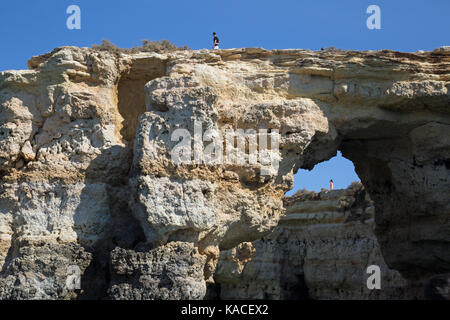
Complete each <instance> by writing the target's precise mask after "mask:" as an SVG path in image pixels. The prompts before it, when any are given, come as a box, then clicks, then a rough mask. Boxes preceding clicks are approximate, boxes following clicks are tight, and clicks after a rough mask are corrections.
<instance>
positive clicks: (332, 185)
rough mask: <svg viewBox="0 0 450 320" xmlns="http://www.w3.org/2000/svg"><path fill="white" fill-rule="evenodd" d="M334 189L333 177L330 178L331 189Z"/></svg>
mask: <svg viewBox="0 0 450 320" xmlns="http://www.w3.org/2000/svg"><path fill="white" fill-rule="evenodd" d="M333 189H334V182H333V179H331V180H330V190H333Z"/></svg>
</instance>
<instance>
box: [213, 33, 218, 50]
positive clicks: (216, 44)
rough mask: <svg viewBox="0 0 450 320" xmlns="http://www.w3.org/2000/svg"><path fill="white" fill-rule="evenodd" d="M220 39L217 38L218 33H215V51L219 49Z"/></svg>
mask: <svg viewBox="0 0 450 320" xmlns="http://www.w3.org/2000/svg"><path fill="white" fill-rule="evenodd" d="M219 43H220V42H219V38H218V37H217V35H216V33H215V32H213V49H219Z"/></svg>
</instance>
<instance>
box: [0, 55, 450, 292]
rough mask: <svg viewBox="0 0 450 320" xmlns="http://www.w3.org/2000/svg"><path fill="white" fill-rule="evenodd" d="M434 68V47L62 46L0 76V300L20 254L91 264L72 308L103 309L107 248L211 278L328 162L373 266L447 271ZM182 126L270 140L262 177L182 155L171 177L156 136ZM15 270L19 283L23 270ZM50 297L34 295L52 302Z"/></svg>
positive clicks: (448, 187) (166, 151) (444, 88)
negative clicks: (367, 230) (175, 245)
mask: <svg viewBox="0 0 450 320" xmlns="http://www.w3.org/2000/svg"><path fill="white" fill-rule="evenodd" d="M449 65H450V52H448V51H447V50H436V51H435V52H421V53H400V52H393V51H376V52H355V51H343V52H337V51H325V52H311V51H307V50H264V49H261V48H247V49H230V50H218V51H209V50H200V51H179V52H173V53H167V54H156V53H136V54H117V55H116V54H112V53H108V52H103V51H96V50H93V49H89V48H76V47H64V48H57V49H55V50H54V51H53V52H51V53H48V54H45V55H43V56H39V57H33V58H32V59H31V60H30V61H29V67H30V70H27V71H4V72H1V73H0V176H1V184H0V268H1V270H2V272H1V275H0V277H1V278H2V279H7V278H8V277H9V280H8V281H6V282H4V281H3V280H2V289H1V292H6V293H5V294H6V295H5V297H15V295H14V294H13V295H12V296H11V294H10V293H8V292H11V291H12V290H13V284H12V283H14V282H15V281H13V279H14V277H15V278H17V279H19V278H20V277H21V276H20V274H21V273H20V271H17V272H16V271H11V272H9V271H8V270H16V269H14V268H13V266H14V265H15V264H16V263H19V261H21V259H25V260H26V259H27V256H26V255H25V256H24V255H21V254H20V252H21V250H22V249H23V248H27V250H31V249H30V248H33V247H37V246H40V245H41V244H43V243H45V244H48V245H50V246H52V245H63V246H66V245H75V246H76V247H77V248H78V249H77V250H84V251H86V252H88V253H89V254H91V255H92V257H91V258H90V259H92V261H93V262H91V264H92V265H93V266H95V268H94V267H93V268H91V269H89V268H88V269H86V270H91V271H90V272H91V273H89V272H87V271H86V272H85V273H83V275H82V277H84V279H85V282H86V281H88V282H91V283H94V284H95V285H93V286H92V287H90V288H84V289H83V290H82V292H74V293H73V295H74V296H77V297H78V298H82V297H89V298H104V297H108V288H109V283H108V281H109V280H108V269H109V267H110V266H111V258H110V255H111V251H112V250H113V249H114V248H116V247H119V248H121V249H123V250H131V251H127V252H132V251H133V250H135V247H136V246H137V245H138V244H139V243H143V242H146V243H147V244H148V245H149V248H151V250H154V249H157V248H158V247H164V246H165V245H166V244H167V243H171V242H173V241H178V242H185V243H188V244H193V245H194V246H195V247H197V248H198V250H199V253H200V254H201V255H203V256H205V257H206V261H205V268H204V270H205V274H204V278H205V279H207V280H208V281H211V279H212V274H213V273H214V268H215V265H216V263H217V258H218V252H219V249H220V250H227V249H231V248H234V247H235V246H237V245H239V244H240V243H242V242H251V241H254V240H257V239H259V238H261V237H263V236H264V235H266V234H268V233H269V232H270V231H271V230H272V229H273V228H274V227H275V226H276V225H277V223H278V220H279V219H280V217H281V216H282V215H283V214H284V208H283V203H282V199H283V196H284V193H285V192H286V191H287V190H289V189H290V188H291V187H292V180H293V173H294V172H295V171H296V170H297V169H298V168H307V169H311V168H312V167H313V166H314V165H315V164H317V163H319V162H321V161H324V160H327V159H329V158H330V157H332V156H333V155H334V154H335V153H336V151H337V150H338V149H341V150H342V152H343V154H344V155H345V156H346V157H348V158H349V159H351V160H352V161H353V162H354V163H355V166H356V170H357V172H358V174H359V176H360V177H361V179H362V182H363V184H364V185H365V186H366V188H367V190H368V192H369V194H370V195H371V198H372V199H373V201H374V206H375V222H376V235H377V237H378V239H379V243H380V247H381V252H382V254H383V256H384V258H385V261H386V263H387V265H388V266H389V267H390V268H393V269H396V270H398V271H399V272H400V273H401V274H402V275H403V276H405V277H408V278H422V277H430V276H432V275H435V274H442V273H448V272H449V270H450V256H449V254H450V250H449V248H450V238H449V234H450V232H449V231H450V229H449V228H450V219H449V215H450V210H449V209H450V208H449V205H450V204H449V201H448V194H449V191H450V182H449V179H448V174H449V170H450V166H449V161H450V160H449V159H450V154H449V152H450V148H449V147H450V142H449V136H448V132H449V130H448V129H449V126H450V114H449V109H448V106H449V102H450V95H449V87H450V84H449V70H450V68H449ZM196 123H200V124H201V125H202V129H201V131H200V132H201V134H202V133H205V131H207V129H217V130H218V132H219V133H220V135H221V136H224V135H225V133H226V130H227V129H234V130H236V129H243V130H248V129H253V130H256V131H258V130H259V129H268V130H269V131H272V133H271V135H273V134H276V131H277V130H278V132H279V141H278V142H279V149H278V148H276V147H275V145H273V146H274V148H268V149H264V150H265V152H266V154H267V155H268V156H269V159H271V160H272V161H275V164H277V160H279V164H278V165H275V166H272V167H270V166H269V168H267V166H266V165H267V163H266V162H265V160H267V158H263V157H261V158H258V159H256V161H253V162H252V161H250V160H251V159H250V155H249V154H247V153H245V152H244V153H238V154H237V155H236V157H235V158H236V159H237V160H238V161H237V162H231V163H228V162H223V163H219V164H214V165H207V164H204V163H202V161H201V160H202V159H201V157H200V158H196V156H195V155H196V152H197V151H198V150H197V149H195V150H192V151H193V152H192V154H190V155H191V156H192V158H193V159H194V160H196V162H194V163H190V164H175V163H174V162H173V160H172V158H171V151H173V149H174V147H175V146H176V145H177V143H178V140H176V139H174V140H172V138H173V132H174V131H175V130H176V129H185V130H187V131H188V132H190V134H191V135H192V137H193V139H196V135H195V133H194V132H195V130H194V129H195V126H196ZM201 134H200V140H202V139H201ZM255 137H256V135H255V134H251V135H250V136H249V137H248V139H253V138H255ZM204 138H205V140H207V142H209V141H211V140H212V141H215V140H214V138H213V137H211V136H209V137H208V136H206V137H204ZM197 139H198V137H197ZM237 143H239V142H237ZM215 145H216V146H220V145H221V144H220V143H216V144H215ZM225 145H227V144H225ZM230 145H231V144H230ZM271 146H272V143H271ZM234 147H235V148H233V149H238V148H237V146H234ZM242 160H243V161H242ZM265 171H267V172H265ZM263 173H264V174H263ZM24 250H25V249H24ZM149 250H150V249H149ZM129 254H131V253H129ZM131 255H132V254H131ZM70 256H71V254H68V253H67V254H65V253H64V254H57V253H55V259H57V260H58V259H69V258H68V257H70ZM57 257H60V258H57ZM63 257H64V258H63ZM73 263H75V264H77V263H78V262H77V261H73ZM11 268H12V269H11ZM80 269H82V268H81V267H80ZM30 270H33V271H30V272H27V273H24V274H26V279H28V280H29V279H32V278H35V277H37V275H38V273H39V268H37V269H36V268H34V267H33V268H31V269H30ZM136 270H139V268H137V269H136ZM48 276H51V275H48ZM52 277H56V278H55V279H53V280H49V281H50V282H51V283H63V281H61V279H59V278H60V277H61V276H60V275H59V273H58V274H56V273H55V274H54V275H53V276H52ZM136 277H137V275H136ZM136 277H130V279H136ZM57 278H58V279H57ZM94 279H96V280H95V281H94ZM205 279H203V280H202V281H205ZM28 280H27V283H29V284H30V286H32V283H34V282H32V281H28ZM133 281H135V282H136V281H137V282H139V281H138V280H133ZM133 283H134V282H133ZM35 287H36V288H38V285H37V284H35ZM36 290H37V289H36ZM58 290H59V289H58ZM58 290H56V291H55V293H54V294H52V295H50V294H48V293H46V295H47V296H50V297H53V298H65V297H66V295H65V294H63V293H56V292H60V291H58ZM177 292H178V291H177ZM183 292H184V293H183V294H179V295H178V294H175V293H173V295H172V293H170V294H169V293H167V297H183V298H184V297H188V294H187V293H186V292H190V291H189V290H188V291H183ZM139 294H140V293H139ZM118 295H119V297H125V296H126V295H125V294H123V295H122V293H119V294H118ZM136 295H138V293H136ZM152 297H153V296H152ZM154 297H156V296H154ZM161 297H162V296H161ZM191 297H192V298H194V297H195V298H200V296H199V295H198V291H195V292H194V293H193V295H192V296H191Z"/></svg>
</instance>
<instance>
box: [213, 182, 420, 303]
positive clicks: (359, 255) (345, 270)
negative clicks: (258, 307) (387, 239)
mask: <svg viewBox="0 0 450 320" xmlns="http://www.w3.org/2000/svg"><path fill="white" fill-rule="evenodd" d="M374 227H375V223H374V207H373V202H372V201H371V200H370V198H369V197H368V195H367V193H366V191H365V190H364V188H362V187H361V186H360V185H359V186H358V185H356V186H355V187H354V188H349V189H347V190H334V191H322V192H320V193H314V192H305V193H303V194H300V195H296V196H293V197H289V198H286V215H285V216H283V217H282V218H281V220H280V222H279V224H278V226H277V227H276V228H275V229H274V230H273V232H272V233H270V234H269V235H268V236H265V237H264V238H262V239H260V240H257V241H254V242H246V243H244V244H241V245H240V246H238V247H236V248H234V249H231V250H227V251H222V252H221V253H220V259H219V262H218V265H217V269H216V273H215V280H216V281H215V288H213V289H212V290H211V291H212V295H213V296H214V294H215V295H216V297H220V298H222V299H289V300H295V299H321V300H323V299H327V300H328V299H358V300H359V299H370V300H374V299H421V298H423V289H422V287H423V283H422V282H421V281H415V282H414V281H409V280H406V279H404V278H403V277H402V276H401V275H400V274H399V272H398V271H395V270H391V269H389V267H388V266H387V265H386V263H385V262H384V259H383V256H382V255H381V251H380V246H379V244H378V242H377V239H376V237H375V235H374V230H373V229H374ZM246 253H247V254H246ZM371 265H377V266H379V267H380V270H381V289H380V290H376V289H375V290H369V289H368V288H367V285H366V284H367V279H368V277H369V274H368V273H367V267H369V266H371Z"/></svg>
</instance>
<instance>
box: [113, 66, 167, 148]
mask: <svg viewBox="0 0 450 320" xmlns="http://www.w3.org/2000/svg"><path fill="white" fill-rule="evenodd" d="M165 75H166V63H165V62H164V61H161V60H159V59H140V60H138V61H135V62H134V63H132V64H131V65H130V66H128V68H127V69H126V71H124V72H122V73H121V75H120V79H119V82H118V85H117V94H118V111H119V113H120V115H121V116H122V118H123V121H122V123H121V126H122V129H121V130H120V134H121V136H122V137H123V138H124V139H125V140H126V141H128V142H129V143H131V144H132V143H133V140H134V138H135V135H136V128H137V126H138V121H139V116H140V115H142V114H143V113H144V112H145V111H146V94H145V91H144V87H145V85H146V84H147V82H149V81H151V80H153V79H156V78H159V77H163V76H165Z"/></svg>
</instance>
